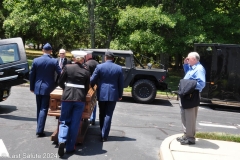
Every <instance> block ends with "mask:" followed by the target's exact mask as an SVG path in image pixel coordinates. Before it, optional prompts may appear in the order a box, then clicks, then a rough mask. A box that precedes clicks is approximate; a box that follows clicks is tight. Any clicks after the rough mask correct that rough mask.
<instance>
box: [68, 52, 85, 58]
mask: <svg viewBox="0 0 240 160" xmlns="http://www.w3.org/2000/svg"><path fill="white" fill-rule="evenodd" d="M71 53H72V55H73V56H74V57H75V58H76V57H83V58H84V56H86V55H87V54H88V53H87V52H85V51H72V52H71Z"/></svg>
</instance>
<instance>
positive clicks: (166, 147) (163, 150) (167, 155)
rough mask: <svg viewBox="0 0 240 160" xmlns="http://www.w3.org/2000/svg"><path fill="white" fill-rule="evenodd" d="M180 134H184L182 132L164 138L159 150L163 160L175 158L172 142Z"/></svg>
mask: <svg viewBox="0 0 240 160" xmlns="http://www.w3.org/2000/svg"><path fill="white" fill-rule="evenodd" d="M180 136H182V134H175V135H172V136H170V137H167V138H165V139H164V140H163V142H162V144H161V146H160V152H159V153H160V159H161V160H174V157H173V156H172V152H171V149H170V144H171V142H172V141H173V140H175V139H176V138H177V137H180Z"/></svg>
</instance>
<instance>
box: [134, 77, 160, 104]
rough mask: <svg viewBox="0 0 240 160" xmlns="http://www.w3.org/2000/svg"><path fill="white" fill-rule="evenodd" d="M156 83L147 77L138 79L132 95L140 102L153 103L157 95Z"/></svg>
mask: <svg viewBox="0 0 240 160" xmlns="http://www.w3.org/2000/svg"><path fill="white" fill-rule="evenodd" d="M156 93H157V89H156V86H155V84H154V83H153V82H152V81H150V80H147V79H141V80H138V81H137V82H135V83H134V84H133V87H132V97H133V99H134V100H135V101H136V102H138V103H151V102H152V101H153V100H154V99H155V97H156Z"/></svg>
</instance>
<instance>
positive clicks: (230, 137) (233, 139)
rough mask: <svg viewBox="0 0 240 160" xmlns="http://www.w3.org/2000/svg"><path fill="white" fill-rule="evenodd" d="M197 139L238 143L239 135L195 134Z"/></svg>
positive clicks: (239, 141)
mask: <svg viewBox="0 0 240 160" xmlns="http://www.w3.org/2000/svg"><path fill="white" fill-rule="evenodd" d="M196 137H197V138H202V139H212V140H221V141H230V142H237V143H240V135H239V134H236V135H235V134H227V133H219V132H197V133H196Z"/></svg>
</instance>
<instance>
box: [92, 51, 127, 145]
mask: <svg viewBox="0 0 240 160" xmlns="http://www.w3.org/2000/svg"><path fill="white" fill-rule="evenodd" d="M113 59H114V54H113V53H112V52H110V51H107V52H106V53H105V63H102V64H99V65H97V67H96V69H95V71H94V72H93V74H92V76H91V79H90V83H91V85H92V86H94V85H95V84H97V99H98V105H99V121H100V129H101V132H102V137H101V141H102V142H105V141H107V138H108V135H109V132H110V128H111V121H112V115H113V111H114V109H115V106H116V102H117V101H118V100H121V99H122V94H123V74H122V67H121V66H119V65H117V64H115V63H113Z"/></svg>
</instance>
